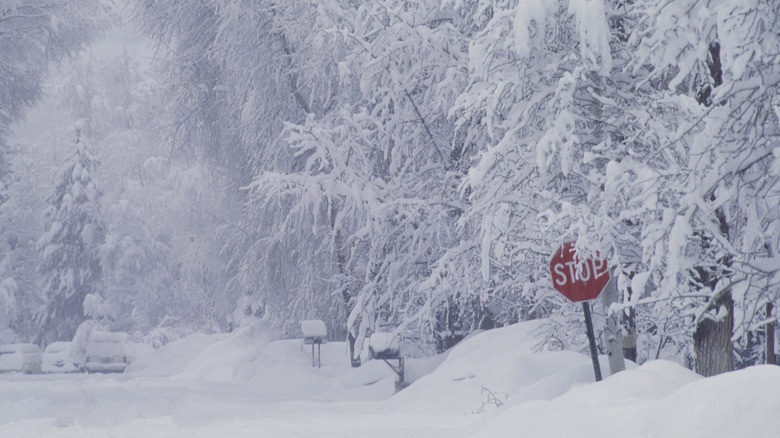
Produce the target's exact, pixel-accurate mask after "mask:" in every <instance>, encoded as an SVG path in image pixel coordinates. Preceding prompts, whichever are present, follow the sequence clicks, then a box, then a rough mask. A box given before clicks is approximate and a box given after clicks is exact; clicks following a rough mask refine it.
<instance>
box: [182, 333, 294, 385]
mask: <svg viewBox="0 0 780 438" xmlns="http://www.w3.org/2000/svg"><path fill="white" fill-rule="evenodd" d="M280 338H281V332H280V331H279V330H277V329H276V328H274V327H273V325H272V324H271V323H270V322H268V321H262V320H260V321H256V322H254V323H253V324H252V325H250V326H248V327H245V328H242V329H240V330H237V331H236V332H234V333H232V334H231V335H230V336H228V337H226V338H225V339H222V340H218V341H216V342H214V343H213V344H211V345H209V346H208V347H207V348H206V349H205V350H203V351H202V352H201V353H200V354H199V355H198V356H197V357H196V358H194V359H193V360H191V361H190V362H189V364H187V366H186V368H184V370H183V371H182V372H181V373H179V375H178V376H179V377H180V378H182V379H193V380H205V381H211V382H226V381H231V380H235V379H238V380H249V379H251V377H252V376H253V375H254V374H255V373H256V371H257V369H258V368H259V364H266V365H268V364H269V362H273V361H274V360H275V359H278V358H276V357H274V356H273V355H270V354H268V348H267V346H268V344H270V343H271V342H272V341H275V340H277V339H280Z"/></svg>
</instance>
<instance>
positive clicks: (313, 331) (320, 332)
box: [301, 319, 328, 368]
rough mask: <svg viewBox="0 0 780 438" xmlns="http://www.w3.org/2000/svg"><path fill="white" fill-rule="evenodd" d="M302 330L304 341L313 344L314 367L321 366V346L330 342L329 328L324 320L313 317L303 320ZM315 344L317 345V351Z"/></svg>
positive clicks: (312, 364) (312, 358)
mask: <svg viewBox="0 0 780 438" xmlns="http://www.w3.org/2000/svg"><path fill="white" fill-rule="evenodd" d="M301 331H302V332H303V343H304V344H306V345H311V366H312V368H320V367H321V366H322V361H321V360H320V358H321V351H320V346H321V345H322V344H327V343H328V328H327V327H326V326H325V323H324V322H322V321H320V320H318V319H312V320H306V321H301ZM315 345H316V346H317V350H316V352H315V349H314V346H315Z"/></svg>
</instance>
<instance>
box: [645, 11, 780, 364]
mask: <svg viewBox="0 0 780 438" xmlns="http://www.w3.org/2000/svg"><path fill="white" fill-rule="evenodd" d="M635 6H636V7H637V9H636V10H637V12H638V14H639V20H638V22H639V23H643V24H642V25H639V27H637V29H636V30H635V31H634V34H633V36H632V40H631V44H632V47H633V48H634V51H635V52H634V53H635V54H634V58H633V59H632V63H631V64H632V71H634V72H636V71H639V70H641V69H648V74H647V75H646V79H645V80H646V81H647V82H649V83H654V84H655V89H654V94H653V98H654V100H655V102H658V105H659V107H664V108H666V110H665V111H664V112H663V114H665V115H666V116H667V117H666V118H665V119H661V118H660V117H657V118H656V120H658V121H660V122H661V123H659V124H658V125H656V126H657V128H660V129H658V131H659V132H661V133H663V134H662V135H663V137H661V138H662V141H661V142H659V143H658V144H657V145H656V146H655V152H654V155H655V156H656V157H659V158H661V160H662V161H661V163H660V164H661V166H658V167H656V169H657V170H658V172H659V174H660V175H662V176H663V177H664V179H666V180H668V181H669V182H670V183H671V185H669V186H667V187H668V188H669V191H668V192H666V193H663V194H662V193H658V195H656V196H657V199H658V200H659V201H663V203H661V205H660V206H662V208H659V209H658V210H657V215H658V218H659V219H660V220H658V221H657V222H656V223H655V224H653V225H652V226H650V227H646V228H645V230H646V231H645V241H644V245H643V246H644V252H645V254H644V258H645V260H646V261H647V262H648V263H647V267H648V268H649V269H648V271H649V272H655V275H656V277H655V278H656V285H657V291H656V292H655V295H656V296H657V297H659V298H668V299H669V302H670V306H671V307H672V309H667V310H666V312H670V311H671V314H672V315H679V316H683V315H692V319H693V320H692V321H691V323H692V325H691V326H690V329H691V330H692V331H693V338H694V346H695V353H696V357H695V361H696V370H697V372H699V373H701V374H704V375H712V374H717V373H720V372H724V371H727V370H730V369H732V367H733V363H732V344H731V341H732V339H737V338H743V339H744V337H745V335H746V334H747V333H748V332H750V331H754V330H755V327H759V326H760V325H761V324H762V323H763V322H762V321H763V312H760V311H756V310H757V309H759V308H761V307H763V305H764V304H765V303H767V302H770V303H771V302H773V301H775V300H776V299H777V292H776V286H775V282H776V280H775V276H776V272H777V266H776V265H775V264H774V263H772V260H773V259H774V254H776V253H777V245H778V241H777V221H778V217H777V211H776V209H775V208H774V207H773V200H774V199H776V192H777V178H776V176H775V175H774V174H773V173H772V170H771V169H772V166H773V165H774V161H775V157H774V153H775V152H774V151H775V150H776V148H777V147H778V145H779V144H778V138H779V137H778V135H779V134H780V130H778V120H777V113H776V111H775V110H774V106H775V105H776V102H777V100H776V99H777V90H778V84H780V69H778V61H779V60H780V58H779V56H780V53H779V52H780V51H779V50H778V49H779V48H780V42H778V38H777V34H778V18H779V17H780V15H779V14H780V7H779V6H778V5H777V4H776V3H775V2H771V1H761V0H756V1H750V2H734V1H718V2H713V3H711V2H702V1H686V2H679V3H674V4H669V5H657V4H654V2H637V4H636V5H635ZM659 43H662V44H659ZM659 114H662V113H661V112H659ZM662 195H665V196H663V197H662ZM669 195H671V196H669ZM659 238H660V239H662V241H665V243H662V244H660V245H659V243H660V242H659ZM667 317H669V316H667Z"/></svg>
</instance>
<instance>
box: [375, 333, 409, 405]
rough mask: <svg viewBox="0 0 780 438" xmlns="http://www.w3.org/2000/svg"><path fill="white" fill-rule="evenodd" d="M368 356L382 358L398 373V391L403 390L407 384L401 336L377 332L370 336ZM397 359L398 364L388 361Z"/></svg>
mask: <svg viewBox="0 0 780 438" xmlns="http://www.w3.org/2000/svg"><path fill="white" fill-rule="evenodd" d="M368 356H369V358H370V359H382V360H383V361H385V363H386V364H387V366H389V367H390V368H391V369H392V370H393V371H395V373H396V374H398V383H397V384H396V387H395V389H396V391H400V390H402V389H403V388H404V387H405V386H406V382H405V381H404V358H403V356H401V338H400V337H399V336H398V335H396V334H393V333H388V332H377V333H374V334H372V335H371V337H369V338H368ZM389 360H397V361H398V366H397V367H396V366H395V365H393V364H391V363H390V362H388V361H389Z"/></svg>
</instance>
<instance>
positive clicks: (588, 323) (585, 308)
mask: <svg viewBox="0 0 780 438" xmlns="http://www.w3.org/2000/svg"><path fill="white" fill-rule="evenodd" d="M582 312H583V313H585V331H586V332H587V333H588V343H590V358H591V360H592V361H593V374H594V375H595V376H596V381H597V382H599V381H601V366H600V365H599V355H598V352H597V351H596V336H595V335H594V334H593V319H592V318H591V317H590V304H588V302H587V301H583V302H582Z"/></svg>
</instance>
